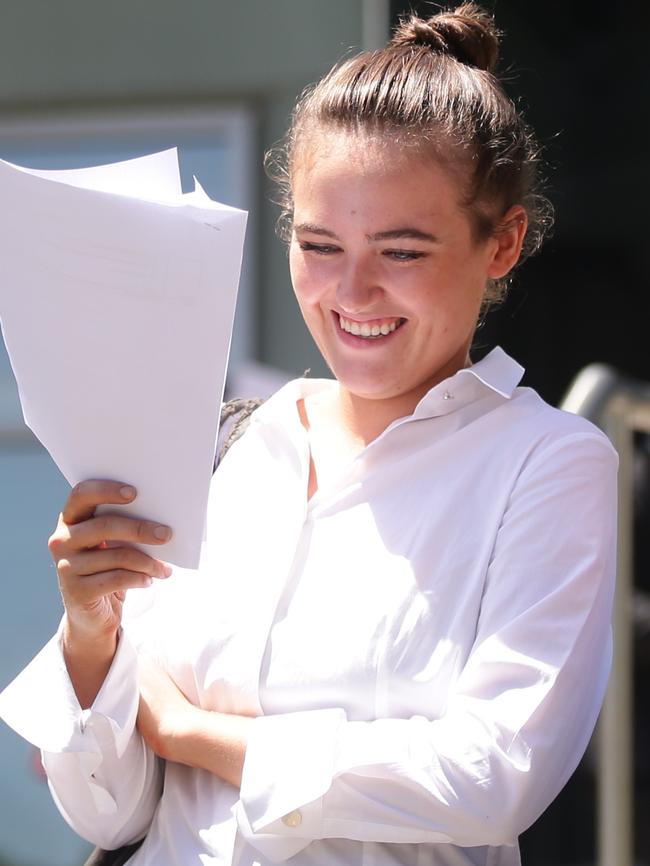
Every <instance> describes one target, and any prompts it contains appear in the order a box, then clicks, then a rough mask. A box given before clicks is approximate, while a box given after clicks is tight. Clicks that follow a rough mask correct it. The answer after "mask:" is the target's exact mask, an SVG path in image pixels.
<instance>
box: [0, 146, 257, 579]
mask: <svg viewBox="0 0 650 866" xmlns="http://www.w3.org/2000/svg"><path fill="white" fill-rule="evenodd" d="M174 160H175V157H174ZM136 163H137V164H138V165H136ZM80 171H82V172H83V177H82V178H81V182H82V185H81V184H80V183H79V181H80V176H79V174H78V173H76V172H72V173H70V172H61V173H56V174H57V175H58V176H57V179H56V180H53V179H52V178H53V175H54V174H55V173H53V172H50V173H47V177H46V176H44V175H45V173H42V172H41V173H40V176H39V174H37V173H35V172H31V171H24V170H20V169H17V168H16V167H14V166H11V165H9V164H7V163H2V162H0V196H1V200H2V208H0V319H1V320H2V329H3V334H4V338H5V343H6V345H7V350H8V352H9V357H10V360H11V363H12V367H13V370H14V374H15V376H16V381H17V383H18V390H19V394H20V399H21V405H22V409H23V416H24V418H25V422H26V423H27V424H28V425H29V427H30V428H31V429H32V430H33V431H34V433H35V434H36V436H37V437H38V438H39V439H40V440H41V442H42V443H43V444H44V446H45V447H46V448H47V449H48V451H49V452H50V454H51V455H52V457H53V459H54V460H55V462H56V463H57V465H58V466H59V468H60V470H61V472H62V473H63V474H64V476H65V477H66V478H67V480H68V481H69V482H70V484H76V483H77V482H78V481H80V480H83V479H86V478H110V479H115V480H118V481H124V482H128V483H131V484H133V485H134V486H135V487H136V488H137V490H138V497H137V499H136V501H135V502H134V503H133V504H132V505H129V506H123V507H120V510H122V509H123V510H124V511H125V512H128V513H130V514H133V515H138V516H141V517H146V518H148V519H152V520H158V521H160V522H162V523H165V524H168V525H169V526H171V527H172V529H173V532H174V536H173V538H172V540H171V541H170V542H169V543H168V544H166V545H162V546H152V547H151V548H150V552H152V553H153V555H155V556H157V557H160V558H163V559H166V560H168V561H169V562H172V563H174V564H176V565H179V566H182V567H186V568H195V567H196V566H197V565H198V560H199V553H200V546H201V540H202V535H203V527H204V520H205V512H206V506H207V495H208V487H209V482H210V477H211V473H212V462H213V459H214V449H215V442H216V435H217V428H218V421H219V411H220V405H221V400H222V395H223V385H224V380H225V372H226V365H227V358H228V349H229V345H230V337H231V332H232V322H233V315H234V308H235V299H236V291H237V284H238V279H239V271H240V266H241V256H242V247H243V239H244V231H245V221H246V214H245V213H244V212H243V211H239V210H236V209H234V208H230V207H227V206H225V205H220V204H218V203H216V202H213V201H211V200H210V199H209V198H208V197H207V195H206V194H205V193H204V192H203V191H202V190H201V189H200V187H197V190H196V191H195V192H194V193H190V194H189V195H186V196H181V195H179V194H178V190H179V189H180V179H179V177H178V167H177V163H176V164H175V166H174V163H173V161H171V160H170V157H169V154H166V155H161V154H156V155H153V156H151V157H146V158H141V159H139V160H134V161H131V162H127V163H120V164H116V165H113V166H103V167H100V168H98V169H84V170H80ZM75 175H76V176H75ZM140 181H141V182H140ZM113 183H114V185H115V186H114V188H115V189H118V190H119V193H120V194H115V193H113V192H108V191H107V190H108V189H110V188H111V185H112V184H113ZM95 185H96V186H97V187H98V189H93V186H95ZM145 549H146V548H145Z"/></svg>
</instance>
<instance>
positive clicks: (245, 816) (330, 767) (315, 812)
mask: <svg viewBox="0 0 650 866" xmlns="http://www.w3.org/2000/svg"><path fill="white" fill-rule="evenodd" d="M345 722H346V716H345V713H344V712H343V710H341V709H327V710H312V711H307V712H297V713H286V714H278V715H274V716H260V717H259V718H257V719H255V720H254V722H253V724H252V725H251V733H250V736H249V739H248V743H247V746H246V759H245V761H244V770H243V774H242V784H241V791H240V801H239V804H238V806H237V808H236V810H235V813H236V816H237V822H238V825H239V831H240V832H241V834H242V835H243V836H244V838H245V839H246V841H247V842H248V843H249V844H250V845H252V846H253V847H255V848H257V850H258V851H260V852H262V853H263V854H265V856H267V857H269V859H271V860H273V861H274V862H280V861H282V860H286V859H288V858H289V857H292V856H293V855H294V854H296V853H297V852H298V851H300V850H302V849H303V848H305V847H306V846H307V845H308V844H309V843H310V842H311V841H312V840H314V839H320V838H322V837H323V799H322V798H323V796H324V795H325V794H326V793H327V791H328V790H329V789H330V787H331V784H332V779H333V776H334V772H335V764H336V751H337V741H338V737H339V731H340V729H341V726H342V725H344V724H345Z"/></svg>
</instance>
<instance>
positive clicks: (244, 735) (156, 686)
mask: <svg viewBox="0 0 650 866" xmlns="http://www.w3.org/2000/svg"><path fill="white" fill-rule="evenodd" d="M252 721H253V719H252V718H250V717H248V716H236V715H230V714H226V713H215V712H211V711H210V710H203V709H200V708H199V707H196V706H194V704H192V703H190V701H188V699H187V698H186V697H185V695H184V694H183V693H182V692H181V690H180V689H179V688H178V686H177V685H176V684H175V683H174V681H173V680H172V679H171V677H170V676H169V675H168V674H167V673H166V672H165V671H164V670H163V669H162V668H161V667H160V666H159V665H157V664H156V663H155V662H153V661H152V660H151V659H149V658H146V657H142V658H141V659H140V706H139V709H138V721H137V726H138V730H139V731H140V734H141V735H142V737H143V738H144V740H145V742H146V743H147V745H148V746H149V748H150V749H151V750H152V751H153V752H155V754H157V755H159V756H160V757H161V758H164V759H165V760H166V761H173V762H175V763H178V764H187V766H189V767H197V768H198V769H202V770H208V772H210V773H213V774H214V775H215V776H219V778H221V779H223V780H224V781H225V782H229V783H230V784H231V785H234V786H235V787H239V786H240V785H241V775H242V770H243V767H244V758H245V756H246V742H247V739H248V730H249V726H250V725H251V724H252Z"/></svg>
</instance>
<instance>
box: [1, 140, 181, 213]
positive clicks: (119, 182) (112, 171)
mask: <svg viewBox="0 0 650 866" xmlns="http://www.w3.org/2000/svg"><path fill="white" fill-rule="evenodd" d="M0 162H2V160H0ZM5 165H9V166H11V168H14V169H17V170H18V171H24V172H26V173H27V174H33V175H34V176H35V177H42V178H44V179H45V180H55V181H57V182H58V183H67V184H70V185H71V186H78V187H82V188H84V189H94V190H96V191H101V192H112V193H116V194H117V195H126V196H132V197H134V198H144V199H149V200H150V201H170V202H173V201H176V200H178V197H179V196H181V195H182V193H183V190H182V187H181V177H180V172H179V170H178V151H177V150H176V148H175V147H172V148H169V149H168V150H162V151H160V152H159V153H151V154H148V155H147V156H139V157H136V158H135V159H127V160H124V161H122V162H113V163H110V164H109V165H98V166H94V167H92V168H67V169H56V170H54V171H48V170H47V169H45V170H44V169H39V168H24V167H23V166H20V165H13V163H10V162H7V163H5Z"/></svg>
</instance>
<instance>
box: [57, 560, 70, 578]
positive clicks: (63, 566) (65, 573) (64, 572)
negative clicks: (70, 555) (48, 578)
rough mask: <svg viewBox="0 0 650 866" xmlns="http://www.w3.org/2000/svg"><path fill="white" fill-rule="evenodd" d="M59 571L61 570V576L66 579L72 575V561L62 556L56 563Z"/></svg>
mask: <svg viewBox="0 0 650 866" xmlns="http://www.w3.org/2000/svg"><path fill="white" fill-rule="evenodd" d="M56 568H57V571H58V572H59V577H60V578H62V579H66V578H68V577H69V576H70V574H71V572H72V563H71V562H70V560H69V559H66V558H65V557H62V558H61V559H59V561H58V562H57V564H56Z"/></svg>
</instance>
